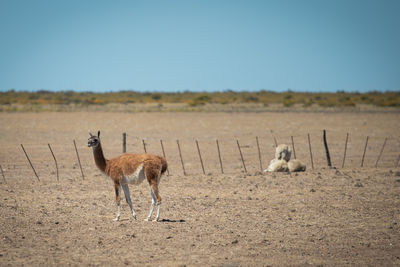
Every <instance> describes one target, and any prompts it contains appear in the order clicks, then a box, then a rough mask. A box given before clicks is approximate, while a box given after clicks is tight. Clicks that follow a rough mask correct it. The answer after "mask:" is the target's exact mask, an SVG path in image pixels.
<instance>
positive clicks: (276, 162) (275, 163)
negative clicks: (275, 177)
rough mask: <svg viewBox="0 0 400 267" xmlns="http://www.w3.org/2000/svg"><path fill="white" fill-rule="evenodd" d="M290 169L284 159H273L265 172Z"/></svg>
mask: <svg viewBox="0 0 400 267" xmlns="http://www.w3.org/2000/svg"><path fill="white" fill-rule="evenodd" d="M288 170H289V167H288V164H287V162H286V161H285V160H283V159H273V160H271V161H270V163H269V166H268V168H267V169H266V170H264V172H287V171H288Z"/></svg>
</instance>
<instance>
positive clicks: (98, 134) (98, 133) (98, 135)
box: [97, 130, 100, 138]
mask: <svg viewBox="0 0 400 267" xmlns="http://www.w3.org/2000/svg"><path fill="white" fill-rule="evenodd" d="M97 137H98V138H100V130H99V131H98V132H97Z"/></svg>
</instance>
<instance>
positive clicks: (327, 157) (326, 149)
mask: <svg viewBox="0 0 400 267" xmlns="http://www.w3.org/2000/svg"><path fill="white" fill-rule="evenodd" d="M323 138H324V146H325V153H326V160H327V162H328V167H332V162H331V156H330V154H329V148H328V142H327V141H326V130H325V129H324V134H323ZM308 141H309V143H310V135H308ZM310 153H311V144H310ZM313 169H314V167H313Z"/></svg>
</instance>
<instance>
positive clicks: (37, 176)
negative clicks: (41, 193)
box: [21, 144, 40, 182]
mask: <svg viewBox="0 0 400 267" xmlns="http://www.w3.org/2000/svg"><path fill="white" fill-rule="evenodd" d="M21 147H22V150H23V151H24V154H25V156H26V158H27V159H28V162H29V164H30V165H31V168H32V170H33V172H34V173H35V176H36V178H37V180H38V181H39V182H40V179H39V175H38V174H37V173H36V171H35V168H34V167H33V165H32V162H31V160H30V159H29V156H28V154H27V153H26V151H25V148H24V146H23V145H22V144H21Z"/></svg>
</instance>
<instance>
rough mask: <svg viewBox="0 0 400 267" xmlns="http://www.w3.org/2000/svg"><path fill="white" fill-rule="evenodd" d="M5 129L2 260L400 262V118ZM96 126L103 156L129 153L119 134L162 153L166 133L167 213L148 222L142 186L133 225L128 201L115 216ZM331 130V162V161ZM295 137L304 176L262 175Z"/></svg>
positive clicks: (15, 116) (293, 117)
mask: <svg viewBox="0 0 400 267" xmlns="http://www.w3.org/2000/svg"><path fill="white" fill-rule="evenodd" d="M0 125H1V131H0V146H1V151H0V165H1V167H2V169H3V173H4V177H5V180H4V179H3V177H2V176H0V180H1V184H0V240H1V241H0V265H1V266H8V265H12V266H18V265H29V266H37V265H42V266H43V265H57V266H58V265H85V266H87V265H117V266H121V265H133V266H147V265H148V266H184V265H186V266H268V265H272V266H282V265H308V264H310V265H328V266H338V265H341V266H342V265H358V266H378V265H382V266H393V265H400V168H399V167H396V165H397V164H398V156H399V154H400V139H399V129H400V114H399V113H379V112H365V113H363V112H349V113H346V112H331V113H325V112H315V113H311V112H262V113H222V112H221V113H172V112H166V113H155V112H154V113H111V112H109V113H101V112H75V113H62V112H60V113H56V112H54V113H0ZM88 129H90V130H91V131H93V132H95V131H97V130H98V129H100V130H101V138H102V144H103V148H104V152H105V156H106V157H108V158H111V157H115V156H117V155H119V154H120V152H121V150H122V140H121V136H122V132H126V133H127V150H128V152H135V153H142V152H143V150H144V148H143V141H142V140H144V143H145V145H146V150H147V151H148V152H149V153H154V154H162V150H161V145H160V140H163V144H164V148H165V153H166V157H167V160H168V163H169V175H165V176H163V178H162V180H161V184H160V190H161V196H162V198H163V203H162V207H161V222H158V223H157V222H146V221H144V219H145V218H146V217H147V214H148V210H149V207H150V201H151V198H150V192H149V187H148V185H147V184H146V183H143V184H141V185H139V186H131V187H130V188H131V197H132V201H133V205H134V207H135V209H136V213H137V220H136V221H135V220H134V219H133V218H132V217H131V215H130V212H129V207H128V205H127V204H126V202H125V201H123V202H122V214H121V221H119V222H114V221H113V218H114V217H115V215H116V205H115V202H114V198H115V197H114V189H113V186H112V183H111V181H109V180H108V179H107V178H105V177H104V176H103V175H102V174H101V173H100V172H99V171H98V170H97V169H96V167H95V165H94V162H93V155H92V152H91V149H90V148H88V147H87V138H88V133H87V130H88ZM323 129H326V130H327V138H328V144H329V149H330V152H331V157H332V162H333V165H334V168H328V167H327V166H326V165H327V164H326V157H325V151H324V149H323V144H322V130H323ZM347 133H349V138H348V145H347V150H346V158H345V162H344V168H342V165H343V158H344V148H345V139H346V134H347ZM308 134H309V135H310V141H311V147H312V153H313V161H312V162H311V157H310V152H309V144H308ZM292 136H293V140H294V144H295V150H296V156H297V158H299V159H301V160H303V161H304V162H305V163H306V164H307V171H306V172H304V173H291V174H287V173H274V174H271V173H262V172H261V169H262V168H266V167H267V165H268V162H269V160H271V159H272V158H273V153H274V137H275V139H276V140H277V142H278V143H288V144H291V137H292ZM367 136H368V145H367V149H366V154H365V160H364V163H363V165H364V166H363V167H360V166H361V159H362V155H363V150H364V147H365V142H366V138H367ZM256 137H257V138H258V141H259V146H260V154H261V164H262V166H261V167H260V161H259V156H258V150H257V143H256ZM177 139H179V142H180V145H181V149H182V151H181V152H182V158H183V161H184V167H185V172H186V175H184V174H183V169H182V165H181V161H180V157H179V153H178V150H177V143H176V140H177ZM216 139H218V141H219V144H220V151H221V159H222V162H223V171H224V173H221V166H220V163H219V158H218V153H217V147H216ZM385 139H386V141H385ZM73 140H75V142H76V145H77V150H78V153H79V156H80V161H81V164H82V168H83V173H84V179H82V176H81V171H80V168H79V164H78V160H77V157H76V152H75V149H74V146H73ZM195 140H198V143H199V147H200V150H201V155H202V159H203V165H204V168H205V174H203V171H202V168H201V164H200V161H199V155H198V151H197V148H196V145H195ZM238 142H239V143H240V147H241V150H242V153H243V157H244V160H245V167H246V171H247V172H246V171H245V169H244V166H243V164H242V162H241V159H240V154H239V151H238V146H237V143H238ZM383 143H385V147H384V150H383V152H382V156H381V157H379V154H380V151H381V150H382V146H383ZM20 144H23V145H24V148H25V149H26V151H27V153H28V155H29V157H30V159H31V161H32V164H33V166H34V167H35V170H36V172H37V174H38V176H39V179H40V181H38V180H37V178H36V177H35V175H34V173H33V171H32V169H31V168H30V166H29V163H28V161H27V159H26V157H25V155H24V154H23V151H22V149H21V146H20ZM48 144H50V145H51V147H52V149H53V151H54V154H55V156H56V159H57V162H58V166H59V181H57V178H56V177H57V176H56V169H55V165H54V160H53V158H52V156H51V153H50V151H49V148H48ZM377 163H378V164H377ZM312 164H313V165H314V169H313V168H312ZM375 165H378V167H377V168H376V167H375Z"/></svg>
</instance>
